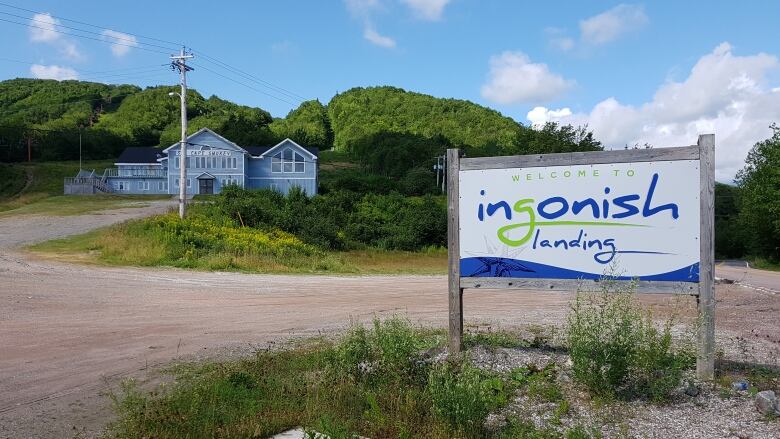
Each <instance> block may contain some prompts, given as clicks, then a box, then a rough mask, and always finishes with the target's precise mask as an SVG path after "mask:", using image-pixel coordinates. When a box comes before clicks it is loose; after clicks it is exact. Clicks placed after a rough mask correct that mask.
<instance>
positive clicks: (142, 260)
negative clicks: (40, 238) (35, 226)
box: [28, 206, 447, 274]
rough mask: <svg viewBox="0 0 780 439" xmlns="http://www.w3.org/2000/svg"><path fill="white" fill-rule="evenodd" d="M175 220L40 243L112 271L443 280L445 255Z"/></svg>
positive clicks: (40, 250) (47, 251)
mask: <svg viewBox="0 0 780 439" xmlns="http://www.w3.org/2000/svg"><path fill="white" fill-rule="evenodd" d="M191 209H192V212H193V215H192V216H191V217H189V218H188V219H187V220H185V221H181V220H180V219H179V218H178V217H177V216H176V215H175V214H167V215H159V216H155V217H151V218H147V219H142V220H134V221H129V222H126V223H122V224H118V225H115V226H111V227H108V228H104V229H99V230H95V231H92V232H89V233H86V234H82V235H75V236H70V237H67V238H63V239H56V240H52V241H46V242H43V243H39V244H35V245H33V246H30V247H28V249H29V250H31V251H33V252H35V253H37V254H39V255H41V256H44V257H50V258H55V259H64V260H68V261H73V260H77V261H79V262H82V263H93V264H100V265H111V266H127V265H129V266H141V267H154V266H167V267H178V268H189V269H197V270H220V271H240V272H250V273H343V274H400V273H407V274H409V273H414V274H443V273H445V272H446V267H447V255H446V250H443V249H427V250H425V251H421V252H404V251H390V250H380V249H365V250H354V251H344V252H339V251H326V250H322V249H319V248H317V247H315V246H312V245H309V244H305V243H303V242H301V241H300V240H299V239H298V238H296V237H295V236H293V235H290V234H287V233H284V232H280V231H278V230H277V231H271V232H268V231H263V230H260V229H255V228H251V227H244V228H240V227H234V225H233V224H230V223H226V222H224V221H222V220H220V219H214V218H210V217H208V216H199V215H198V213H197V209H198V206H192V207H191Z"/></svg>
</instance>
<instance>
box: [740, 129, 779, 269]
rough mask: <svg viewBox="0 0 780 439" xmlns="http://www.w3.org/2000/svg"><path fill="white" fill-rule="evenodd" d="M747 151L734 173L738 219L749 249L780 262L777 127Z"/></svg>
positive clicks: (758, 254)
mask: <svg viewBox="0 0 780 439" xmlns="http://www.w3.org/2000/svg"><path fill="white" fill-rule="evenodd" d="M770 128H771V129H772V137H770V138H768V139H766V140H764V141H761V142H758V143H756V144H755V145H754V146H753V149H751V150H750V152H749V153H748V156H747V160H746V162H745V167H744V168H742V170H740V171H739V173H737V178H736V182H737V186H738V187H739V189H740V192H741V196H740V202H739V205H740V222H741V224H742V227H743V228H744V230H745V231H746V232H747V233H748V242H749V249H750V250H749V251H750V252H751V253H754V254H755V255H756V256H762V257H766V258H769V259H770V260H772V261H774V262H777V261H780V127H778V126H777V125H776V124H772V125H771V126H770Z"/></svg>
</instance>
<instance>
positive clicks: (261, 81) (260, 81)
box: [197, 52, 307, 101]
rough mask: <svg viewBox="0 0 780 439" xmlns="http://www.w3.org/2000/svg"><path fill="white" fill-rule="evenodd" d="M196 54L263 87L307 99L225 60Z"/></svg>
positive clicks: (199, 53)
mask: <svg viewBox="0 0 780 439" xmlns="http://www.w3.org/2000/svg"><path fill="white" fill-rule="evenodd" d="M197 54H198V55H199V56H200V57H202V58H204V59H206V60H207V61H209V62H211V63H213V64H216V65H218V66H220V67H222V68H223V69H225V70H228V71H231V72H233V73H237V74H239V75H241V76H243V77H244V78H246V79H249V80H252V81H254V82H256V83H258V84H260V85H263V86H264V87H268V88H270V89H272V90H275V91H277V92H279V93H282V94H286V95H287V96H288V97H290V98H293V99H297V100H300V101H305V100H307V99H306V98H305V97H303V96H301V95H299V94H296V93H293V92H291V91H289V90H287V89H285V88H282V87H279V86H278V85H274V84H273V83H271V82H268V81H266V80H264V79H261V78H258V77H257V76H254V75H252V74H249V73H247V72H245V71H243V70H241V69H239V68H237V67H233V66H231V65H229V64H227V63H225V62H222V61H220V60H218V59H216V58H213V57H211V56H208V55H206V54H204V53H203V52H197Z"/></svg>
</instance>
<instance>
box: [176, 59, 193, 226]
mask: <svg viewBox="0 0 780 439" xmlns="http://www.w3.org/2000/svg"><path fill="white" fill-rule="evenodd" d="M192 57H193V56H192V55H188V54H186V52H185V51H184V48H183V47H182V49H181V52H179V54H178V55H171V60H172V61H171V68H172V69H174V70H178V71H179V76H180V78H181V92H180V93H179V97H180V98H181V143H179V169H180V171H181V172H180V173H179V217H180V218H184V214H185V209H186V205H187V72H189V71H191V70H192V67H189V66H188V65H187V64H186V63H187V59H189V58H192Z"/></svg>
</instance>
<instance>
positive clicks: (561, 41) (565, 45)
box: [550, 37, 574, 52]
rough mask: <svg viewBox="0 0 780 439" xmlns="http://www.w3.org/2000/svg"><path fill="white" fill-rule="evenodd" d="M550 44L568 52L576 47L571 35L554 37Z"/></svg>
mask: <svg viewBox="0 0 780 439" xmlns="http://www.w3.org/2000/svg"><path fill="white" fill-rule="evenodd" d="M550 44H552V45H553V47H555V48H556V49H558V50H561V51H563V52H568V51H570V50H571V49H573V48H574V40H573V39H571V38H569V37H558V38H552V39H550Z"/></svg>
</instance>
